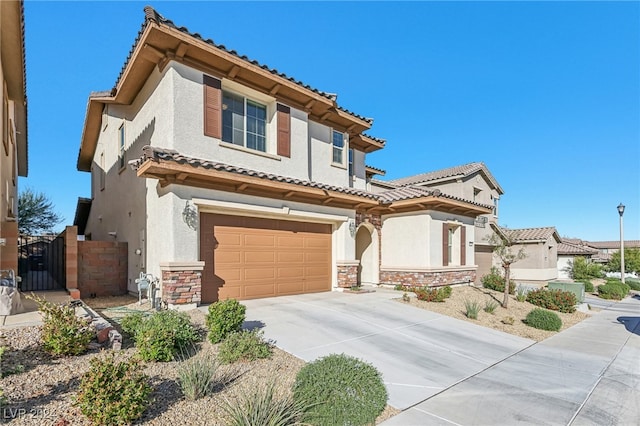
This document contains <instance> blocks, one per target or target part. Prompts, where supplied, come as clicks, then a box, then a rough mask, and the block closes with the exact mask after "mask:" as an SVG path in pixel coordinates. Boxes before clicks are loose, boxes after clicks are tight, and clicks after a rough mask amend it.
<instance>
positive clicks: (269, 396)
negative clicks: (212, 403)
mask: <svg viewBox="0 0 640 426" xmlns="http://www.w3.org/2000/svg"><path fill="white" fill-rule="evenodd" d="M275 387H276V386H275V383H274V382H270V383H269V384H267V385H263V386H260V387H258V388H256V389H255V392H251V393H246V394H244V395H242V396H240V397H238V398H235V399H234V400H233V401H228V400H226V401H225V402H224V403H223V404H222V408H223V409H224V411H225V412H226V413H227V417H228V418H227V425H229V426H287V425H303V424H306V423H304V417H305V413H306V412H307V411H308V409H309V405H308V404H305V403H303V402H300V401H295V400H294V399H293V396H291V395H288V396H280V397H278V396H277V395H276V391H275Z"/></svg>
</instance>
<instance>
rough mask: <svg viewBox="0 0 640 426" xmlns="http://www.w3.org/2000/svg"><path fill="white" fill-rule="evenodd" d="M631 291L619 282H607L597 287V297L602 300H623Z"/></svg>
mask: <svg viewBox="0 0 640 426" xmlns="http://www.w3.org/2000/svg"><path fill="white" fill-rule="evenodd" d="M630 290H631V289H630V288H629V286H628V285H627V284H624V283H623V282H622V281H620V280H607V282H606V283H605V284H602V285H599V286H598V295H599V296H600V297H601V298H603V299H614V300H620V299H623V298H624V297H625V296H626V295H627V294H629V291H630Z"/></svg>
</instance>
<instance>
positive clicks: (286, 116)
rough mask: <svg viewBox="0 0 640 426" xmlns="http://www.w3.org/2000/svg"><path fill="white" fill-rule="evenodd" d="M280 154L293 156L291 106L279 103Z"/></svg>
mask: <svg viewBox="0 0 640 426" xmlns="http://www.w3.org/2000/svg"><path fill="white" fill-rule="evenodd" d="M278 155H281V156H283V157H291V108H289V107H288V106H284V105H281V104H278Z"/></svg>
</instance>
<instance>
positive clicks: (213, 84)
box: [203, 75, 222, 139]
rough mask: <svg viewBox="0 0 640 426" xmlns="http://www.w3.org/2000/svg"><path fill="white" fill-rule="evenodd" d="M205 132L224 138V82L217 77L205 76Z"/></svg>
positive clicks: (206, 134) (207, 134)
mask: <svg viewBox="0 0 640 426" xmlns="http://www.w3.org/2000/svg"><path fill="white" fill-rule="evenodd" d="M203 83H204V134H205V136H211V137H213V138H218V139H222V84H221V81H220V80H218V79H217V78H213V77H209V76H208V75H205V76H204V79H203Z"/></svg>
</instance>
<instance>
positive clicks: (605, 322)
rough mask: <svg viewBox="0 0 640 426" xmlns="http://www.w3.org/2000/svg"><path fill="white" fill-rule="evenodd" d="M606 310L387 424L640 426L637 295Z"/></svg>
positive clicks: (606, 305) (639, 303)
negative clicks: (639, 425)
mask: <svg viewBox="0 0 640 426" xmlns="http://www.w3.org/2000/svg"><path fill="white" fill-rule="evenodd" d="M587 302H589V303H590V304H592V305H593V306H596V305H599V306H601V307H602V308H603V310H602V311H601V312H599V313H597V314H595V315H593V316H592V317H591V318H588V319H586V320H584V321H582V322H581V323H579V324H577V325H575V326H573V327H571V328H569V329H567V330H565V331H563V332H561V333H558V334H556V335H555V336H553V337H550V338H548V339H546V340H544V341H543V342H540V343H538V344H536V345H534V346H531V347H529V348H527V349H525V350H524V351H522V352H520V353H518V354H516V355H514V356H513V357H510V358H508V359H506V360H504V361H503V362H500V363H498V364H496V365H494V366H492V367H491V368H488V369H486V370H484V371H482V372H480V373H479V374H477V375H475V376H473V377H470V378H468V379H467V380H464V381H462V382H460V383H458V384H456V385H455V386H452V387H451V388H449V389H447V390H446V391H444V392H442V393H440V394H438V395H435V396H434V397H432V398H430V399H428V400H426V401H424V402H421V403H420V404H417V405H416V406H413V407H411V408H410V409H408V410H406V411H404V412H402V413H400V414H399V415H397V416H396V417H393V418H392V419H390V420H388V421H386V422H385V423H384V424H385V425H402V426H407V425H424V424H429V425H516V424H524V425H575V426H577V425H581V426H582V425H592V426H596V425H638V424H640V423H639V422H640V297H638V296H636V297H630V298H627V299H625V300H624V301H622V302H618V303H615V302H606V303H602V301H600V300H599V299H592V300H587Z"/></svg>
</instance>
